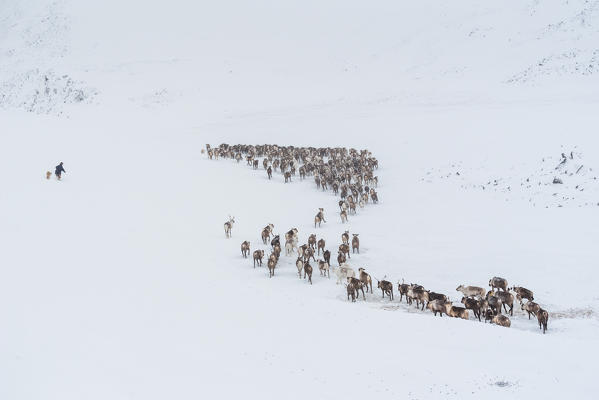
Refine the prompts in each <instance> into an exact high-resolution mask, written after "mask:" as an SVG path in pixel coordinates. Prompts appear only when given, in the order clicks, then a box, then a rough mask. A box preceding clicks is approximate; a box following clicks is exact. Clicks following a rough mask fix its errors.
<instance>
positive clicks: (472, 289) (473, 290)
mask: <svg viewBox="0 0 599 400" xmlns="http://www.w3.org/2000/svg"><path fill="white" fill-rule="evenodd" d="M456 290H457V291H458V292H462V293H463V294H464V296H466V297H475V296H478V297H480V298H483V297H485V289H483V288H481V287H478V286H464V285H460V286H458V287H457V288H456Z"/></svg>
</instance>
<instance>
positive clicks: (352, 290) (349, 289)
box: [346, 283, 356, 303]
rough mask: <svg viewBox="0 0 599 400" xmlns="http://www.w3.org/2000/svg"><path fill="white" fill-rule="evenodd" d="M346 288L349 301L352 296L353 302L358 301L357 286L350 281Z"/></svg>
mask: <svg viewBox="0 0 599 400" xmlns="http://www.w3.org/2000/svg"><path fill="white" fill-rule="evenodd" d="M346 289H347V300H348V301H349V298H350V296H351V301H352V303H355V302H356V288H355V287H354V285H352V284H351V283H348V284H347V286H346Z"/></svg>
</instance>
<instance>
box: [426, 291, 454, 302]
mask: <svg viewBox="0 0 599 400" xmlns="http://www.w3.org/2000/svg"><path fill="white" fill-rule="evenodd" d="M427 292H428V301H433V300H441V301H447V300H449V299H448V298H447V296H445V295H444V294H441V293H435V292H431V291H430V290H427Z"/></svg>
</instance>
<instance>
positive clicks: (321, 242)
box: [318, 239, 325, 255]
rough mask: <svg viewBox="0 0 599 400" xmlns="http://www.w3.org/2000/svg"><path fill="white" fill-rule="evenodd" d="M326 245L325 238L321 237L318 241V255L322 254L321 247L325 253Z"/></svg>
mask: <svg viewBox="0 0 599 400" xmlns="http://www.w3.org/2000/svg"><path fill="white" fill-rule="evenodd" d="M324 245H325V241H324V239H320V240H319V241H318V255H320V249H322V252H323V253H324Z"/></svg>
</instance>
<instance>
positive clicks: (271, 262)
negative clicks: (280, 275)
mask: <svg viewBox="0 0 599 400" xmlns="http://www.w3.org/2000/svg"><path fill="white" fill-rule="evenodd" d="M276 266H277V262H276V261H275V259H273V258H269V259H268V277H269V278H272V277H273V276H275V267H276Z"/></svg>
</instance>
